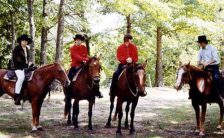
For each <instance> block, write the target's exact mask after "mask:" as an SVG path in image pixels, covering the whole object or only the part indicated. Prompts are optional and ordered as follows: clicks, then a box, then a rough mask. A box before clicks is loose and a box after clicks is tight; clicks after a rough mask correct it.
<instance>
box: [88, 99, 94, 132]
mask: <svg viewBox="0 0 224 138" xmlns="http://www.w3.org/2000/svg"><path fill="white" fill-rule="evenodd" d="M93 104H94V101H90V102H89V112H88V116H89V124H88V128H89V130H93V126H92V109H93Z"/></svg>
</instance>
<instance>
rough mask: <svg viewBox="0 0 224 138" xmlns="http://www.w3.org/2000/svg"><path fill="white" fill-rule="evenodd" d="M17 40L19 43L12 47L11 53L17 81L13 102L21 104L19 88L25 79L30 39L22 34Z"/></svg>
mask: <svg viewBox="0 0 224 138" xmlns="http://www.w3.org/2000/svg"><path fill="white" fill-rule="evenodd" d="M17 42H18V43H19V45H18V46H16V47H15V48H14V49H13V53H12V60H13V64H14V70H15V73H16V77H17V81H16V84H15V97H14V100H15V104H16V105H21V103H20V100H21V95H20V93H21V89H22V85H23V82H24V80H25V69H26V68H28V66H29V64H31V62H29V47H28V45H29V44H30V43H32V39H31V38H29V37H28V35H26V34H23V35H21V36H20V37H19V38H18V39H17Z"/></svg>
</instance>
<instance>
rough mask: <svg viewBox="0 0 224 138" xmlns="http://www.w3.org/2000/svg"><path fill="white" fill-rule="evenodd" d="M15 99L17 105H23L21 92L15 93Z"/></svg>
mask: <svg viewBox="0 0 224 138" xmlns="http://www.w3.org/2000/svg"><path fill="white" fill-rule="evenodd" d="M14 100H15V105H21V103H20V100H21V97H20V94H15V97H14Z"/></svg>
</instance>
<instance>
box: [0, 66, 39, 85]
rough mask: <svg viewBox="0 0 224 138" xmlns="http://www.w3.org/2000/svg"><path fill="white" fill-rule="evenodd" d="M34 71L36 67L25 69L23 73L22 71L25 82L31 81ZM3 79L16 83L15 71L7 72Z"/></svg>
mask: <svg viewBox="0 0 224 138" xmlns="http://www.w3.org/2000/svg"><path fill="white" fill-rule="evenodd" d="M35 69H36V67H32V68H27V69H25V71H24V72H25V81H31V80H32V78H33V74H34V70H35ZM3 79H4V80H8V81H13V82H16V81H17V77H16V73H15V71H14V70H9V71H7V72H6V74H5V75H4V77H3Z"/></svg>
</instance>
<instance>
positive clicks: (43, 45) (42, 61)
mask: <svg viewBox="0 0 224 138" xmlns="http://www.w3.org/2000/svg"><path fill="white" fill-rule="evenodd" d="M47 4H48V0H43V13H42V16H43V20H44V21H46V18H47V16H48V13H47V9H46V7H47ZM48 31H49V27H48V26H47V25H45V24H44V25H43V27H42V29H41V50H40V64H41V65H42V64H46V44H47V41H48V37H47V35H48Z"/></svg>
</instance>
